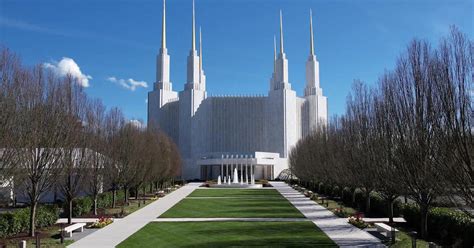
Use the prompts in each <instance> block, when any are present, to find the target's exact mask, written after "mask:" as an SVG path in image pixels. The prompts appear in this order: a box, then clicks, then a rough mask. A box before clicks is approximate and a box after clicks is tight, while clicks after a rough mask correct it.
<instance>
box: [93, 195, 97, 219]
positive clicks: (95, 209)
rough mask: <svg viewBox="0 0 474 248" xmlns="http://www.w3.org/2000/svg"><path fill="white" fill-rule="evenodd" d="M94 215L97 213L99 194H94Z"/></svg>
mask: <svg viewBox="0 0 474 248" xmlns="http://www.w3.org/2000/svg"><path fill="white" fill-rule="evenodd" d="M93 208H94V215H97V194H94V207H93Z"/></svg>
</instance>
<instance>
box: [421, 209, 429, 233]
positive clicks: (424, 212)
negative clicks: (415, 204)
mask: <svg viewBox="0 0 474 248" xmlns="http://www.w3.org/2000/svg"><path fill="white" fill-rule="evenodd" d="M428 210H429V209H428V206H427V205H426V204H420V214H421V226H420V228H421V237H422V238H423V239H427V238H428Z"/></svg>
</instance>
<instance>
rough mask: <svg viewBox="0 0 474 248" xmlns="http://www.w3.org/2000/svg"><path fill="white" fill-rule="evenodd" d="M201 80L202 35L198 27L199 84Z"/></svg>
mask: <svg viewBox="0 0 474 248" xmlns="http://www.w3.org/2000/svg"><path fill="white" fill-rule="evenodd" d="M201 78H202V34H201V27H199V82H201Z"/></svg>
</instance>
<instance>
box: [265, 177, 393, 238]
mask: <svg viewBox="0 0 474 248" xmlns="http://www.w3.org/2000/svg"><path fill="white" fill-rule="evenodd" d="M270 184H271V185H273V187H274V188H275V189H276V190H278V191H279V192H280V193H281V194H282V195H283V196H284V197H285V198H286V199H288V201H290V202H291V204H293V205H294V206H295V207H296V208H297V209H298V210H299V211H300V212H301V213H303V215H304V216H306V218H308V219H309V220H311V221H312V222H313V223H314V224H316V225H317V226H318V227H319V228H320V229H321V230H322V231H323V232H324V233H326V235H328V236H329V238H331V239H332V240H333V241H334V242H335V243H336V244H337V245H338V246H340V247H385V246H384V245H383V244H382V243H381V242H380V240H379V239H377V238H375V237H374V236H372V235H370V234H369V233H368V232H366V231H363V230H360V229H359V228H357V227H354V226H353V225H351V224H349V223H347V219H346V218H339V217H337V216H335V215H334V214H333V213H332V212H331V211H329V210H327V209H326V208H324V207H322V206H321V205H319V204H317V203H316V202H314V201H312V200H310V199H309V198H307V197H305V196H304V195H302V194H301V193H299V192H298V191H296V190H294V189H293V188H291V187H290V186H288V185H287V184H286V183H284V182H270Z"/></svg>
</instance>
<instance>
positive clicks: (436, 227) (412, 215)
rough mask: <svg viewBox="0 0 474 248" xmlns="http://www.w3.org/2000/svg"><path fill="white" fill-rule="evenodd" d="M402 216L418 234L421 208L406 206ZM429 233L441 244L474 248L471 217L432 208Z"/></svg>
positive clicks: (429, 218) (473, 227)
mask: <svg viewBox="0 0 474 248" xmlns="http://www.w3.org/2000/svg"><path fill="white" fill-rule="evenodd" d="M402 214H403V217H404V218H405V220H406V221H407V223H408V224H409V225H410V226H412V227H415V228H416V229H417V230H418V232H419V231H420V226H421V219H420V218H421V215H420V208H419V207H418V206H417V205H416V204H404V205H403V207H402ZM428 233H429V235H430V237H431V238H433V239H435V240H438V241H439V242H440V244H442V245H447V246H453V247H473V246H474V235H473V234H474V222H472V221H471V218H470V217H469V215H467V214H465V213H463V212H460V211H456V210H452V209H448V208H438V207H435V208H432V209H430V211H429V213H428Z"/></svg>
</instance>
